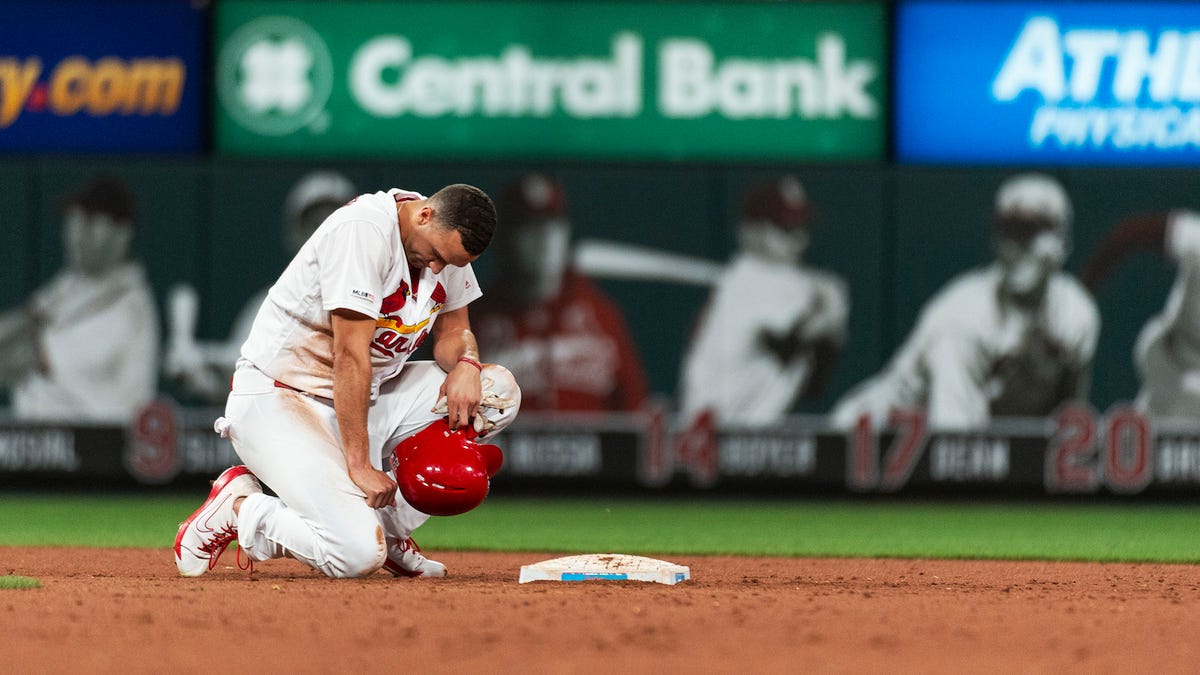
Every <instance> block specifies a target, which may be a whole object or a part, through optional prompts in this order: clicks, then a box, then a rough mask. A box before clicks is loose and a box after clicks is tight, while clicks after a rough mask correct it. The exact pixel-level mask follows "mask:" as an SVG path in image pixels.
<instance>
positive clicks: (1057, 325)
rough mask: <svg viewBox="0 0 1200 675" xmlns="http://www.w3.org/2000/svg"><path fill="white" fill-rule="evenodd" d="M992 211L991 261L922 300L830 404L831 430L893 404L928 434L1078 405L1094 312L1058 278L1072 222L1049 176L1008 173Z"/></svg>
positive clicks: (882, 414) (882, 416)
mask: <svg viewBox="0 0 1200 675" xmlns="http://www.w3.org/2000/svg"><path fill="white" fill-rule="evenodd" d="M993 215H994V229H993V246H994V250H995V261H994V262H992V263H991V264H990V265H988V266H986V267H983V268H980V269H976V270H973V271H969V272H966V273H964V274H962V275H961V276H959V277H957V278H955V279H954V280H952V281H951V282H950V283H949V284H947V285H946V286H945V287H944V288H943V289H942V290H941V291H939V292H938V293H937V294H936V295H935V296H934V297H933V298H932V299H931V300H930V301H929V302H928V303H927V304H926V305H925V307H924V308H923V309H922V311H921V313H920V316H919V317H918V319H917V325H916V327H915V328H914V329H913V331H912V333H911V334H910V335H909V337H908V339H907V340H906V341H905V343H904V344H903V345H902V346H901V347H900V349H899V351H898V352H897V353H896V354H895V355H894V356H893V357H892V360H891V363H890V364H889V365H888V367H887V368H886V369H885V371H884V372H883V373H881V374H879V375H877V376H875V377H873V378H871V379H869V380H868V381H866V382H864V383H862V384H860V385H859V386H858V387H856V388H855V389H854V390H852V391H851V392H850V393H848V394H847V395H846V396H845V397H844V398H843V399H842V400H841V401H840V402H839V403H838V404H837V405H836V406H835V408H834V411H833V413H832V417H833V422H834V424H835V425H836V426H838V427H841V428H849V427H851V426H853V425H854V424H855V423H856V421H857V420H858V419H859V418H860V417H861V416H864V415H865V416H868V417H869V418H870V419H871V422H872V424H873V425H874V426H875V428H880V427H882V426H884V425H886V424H887V423H888V416H889V415H890V412H891V411H892V410H893V409H910V410H911V409H923V410H925V412H926V415H927V416H928V424H929V427H930V429H932V430H971V429H978V428H980V427H982V426H984V425H986V424H987V423H988V422H989V421H990V420H991V419H992V418H993V417H998V416H1005V415H1014V416H1018V415H1020V416H1024V415H1046V414H1049V413H1051V412H1052V411H1053V410H1054V409H1055V408H1056V407H1057V406H1058V405H1060V404H1061V403H1063V402H1065V401H1068V400H1078V399H1086V397H1087V392H1088V388H1089V386H1090V371H1091V362H1092V357H1093V356H1094V354H1095V351H1096V340H1097V338H1098V334H1099V330H1100V316H1099V312H1098V310H1097V308H1096V304H1095V302H1094V301H1093V299H1092V297H1091V296H1090V295H1089V294H1088V292H1087V291H1086V290H1084V288H1083V286H1082V284H1080V283H1079V282H1078V281H1077V280H1076V279H1074V278H1073V277H1071V276H1069V275H1068V274H1066V273H1064V272H1062V271H1061V266H1062V263H1063V260H1064V259H1065V257H1066V252H1067V247H1068V245H1069V242H1070V227H1071V219H1072V207H1071V202H1070V198H1069V197H1068V195H1067V192H1066V190H1065V189H1064V188H1063V187H1062V185H1060V184H1059V183H1058V181H1056V180H1055V179H1053V178H1051V177H1050V176H1046V175H1042V174H1020V175H1016V176H1012V177H1010V178H1009V179H1007V180H1005V181H1004V182H1003V183H1002V184H1001V185H1000V187H999V189H998V190H997V192H996V197H995V207H994V211H993Z"/></svg>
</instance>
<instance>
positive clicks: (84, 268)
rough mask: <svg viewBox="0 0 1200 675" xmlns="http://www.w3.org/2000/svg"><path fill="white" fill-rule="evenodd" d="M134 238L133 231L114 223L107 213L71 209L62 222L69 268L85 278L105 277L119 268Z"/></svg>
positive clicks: (128, 227) (127, 226) (125, 225)
mask: <svg viewBox="0 0 1200 675" xmlns="http://www.w3.org/2000/svg"><path fill="white" fill-rule="evenodd" d="M132 238H133V228H132V227H131V226H130V225H128V224H126V223H118V222H116V221H114V220H113V218H112V216H110V215H108V214H107V213H88V212H86V211H84V210H83V209H81V208H78V207H72V208H70V209H68V210H67V213H66V218H65V219H64V221H63V243H64V245H65V249H66V251H65V253H66V260H67V265H68V266H69V267H71V268H73V269H76V270H79V271H81V272H83V273H84V274H89V275H99V274H103V273H105V272H107V271H108V270H110V269H112V268H113V267H115V266H117V265H118V264H120V263H121V261H123V260H125V257H126V255H127V254H128V252H129V243H130V241H131V240H132Z"/></svg>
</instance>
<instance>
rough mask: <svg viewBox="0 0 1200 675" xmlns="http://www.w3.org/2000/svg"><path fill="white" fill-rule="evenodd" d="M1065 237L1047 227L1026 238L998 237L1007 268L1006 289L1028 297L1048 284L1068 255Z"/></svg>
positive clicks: (1002, 261) (998, 250)
mask: <svg viewBox="0 0 1200 675" xmlns="http://www.w3.org/2000/svg"><path fill="white" fill-rule="evenodd" d="M1064 248H1065V246H1064V244H1063V241H1062V238H1061V237H1059V236H1058V235H1057V234H1056V233H1054V232H1051V231H1047V230H1043V231H1041V232H1040V233H1038V234H1037V235H1035V236H1033V237H1032V238H1030V239H1028V240H1026V241H1020V240H1017V239H1012V238H1008V237H1003V236H1001V237H997V239H996V257H997V259H998V260H999V261H1000V265H1001V267H1002V268H1003V270H1004V277H1003V283H1004V287H1005V289H1006V290H1007V291H1008V292H1010V293H1012V294H1014V295H1017V296H1028V295H1030V294H1033V293H1036V292H1038V291H1039V290H1040V289H1042V288H1044V287H1045V284H1046V281H1047V280H1048V279H1049V278H1050V276H1051V275H1052V274H1054V272H1056V271H1057V270H1058V269H1059V267H1061V266H1062V261H1063V256H1064V253H1065V251H1064Z"/></svg>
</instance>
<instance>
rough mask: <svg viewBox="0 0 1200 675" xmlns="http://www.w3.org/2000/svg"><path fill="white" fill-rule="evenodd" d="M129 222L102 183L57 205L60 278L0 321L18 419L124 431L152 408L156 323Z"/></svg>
mask: <svg viewBox="0 0 1200 675" xmlns="http://www.w3.org/2000/svg"><path fill="white" fill-rule="evenodd" d="M136 220H137V204H136V200H135V198H134V196H133V194H132V193H131V192H130V190H129V188H128V187H127V186H126V185H125V184H124V183H123V182H121V181H120V180H118V179H117V178H114V177H111V176H98V177H96V178H95V179H93V180H92V181H91V182H90V183H88V184H87V185H86V186H85V187H84V188H83V189H82V190H80V191H79V192H76V193H74V194H71V195H68V196H67V197H66V199H65V200H64V202H63V210H62V236H63V245H64V254H65V255H64V257H65V264H64V266H63V268H62V269H61V270H59V271H58V273H56V274H55V275H54V276H53V277H52V278H51V279H50V280H49V281H48V282H46V284H45V285H43V286H42V287H41V288H39V289H37V290H36V291H34V293H33V295H32V296H31V297H30V298H29V300H28V301H27V302H26V303H25V305H24V306H22V307H17V308H13V309H10V310H8V311H7V312H5V313H4V314H3V315H0V383H2V384H3V385H4V386H8V387H12V392H11V393H12V406H13V412H14V414H15V415H16V417H17V418H18V419H26V420H37V421H46V422H62V423H72V422H101V423H111V424H126V423H128V422H129V421H130V419H131V418H132V416H133V413H134V411H135V410H136V409H137V408H138V407H140V406H141V405H142V404H144V403H146V402H148V401H150V400H151V399H153V397H154V395H155V393H156V388H157V383H158V368H159V315H158V309H157V307H156V305H155V303H154V295H153V292H152V291H151V289H150V285H149V283H148V282H147V281H146V272H145V269H144V268H143V266H142V264H141V262H140V261H138V260H137V259H135V257H134V253H133V246H132V245H133V241H134V233H135V223H136Z"/></svg>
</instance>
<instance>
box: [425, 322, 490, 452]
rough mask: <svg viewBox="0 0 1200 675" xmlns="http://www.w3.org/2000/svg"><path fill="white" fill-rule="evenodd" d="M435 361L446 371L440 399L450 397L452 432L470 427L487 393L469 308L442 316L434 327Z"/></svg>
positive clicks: (448, 407)
mask: <svg viewBox="0 0 1200 675" xmlns="http://www.w3.org/2000/svg"><path fill="white" fill-rule="evenodd" d="M433 339H434V342H433V358H434V360H435V361H437V364H438V365H439V366H441V368H442V370H444V371H446V381H445V382H443V383H442V388H441V391H440V392H438V397H439V398H440V397H442V396H445V397H446V409H447V415H448V416H449V420H448V421H449V423H450V428H451V429H457V428H458V427H459V426H462V425H465V424H467V423H468V422H469V421H470V419H471V418H472V417H474V416H475V414H476V413H477V412H478V411H479V400H480V399H481V398H482V397H483V390H482V387H481V385H480V381H479V368H477V367H475V364H477V363H479V362H480V361H479V345H478V343H476V341H475V334H474V333H473V332H471V320H470V319H469V318H468V316H467V308H466V307H465V306H463V307H459V308H458V309H454V310H451V311H449V312H446V313H445V314H443V315H441V316H439V317H438V319H437V321H436V322H434V324H433Z"/></svg>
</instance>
